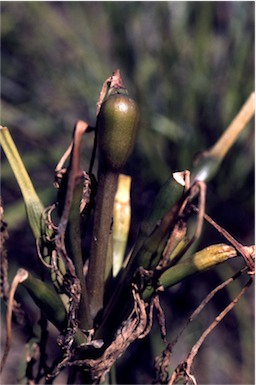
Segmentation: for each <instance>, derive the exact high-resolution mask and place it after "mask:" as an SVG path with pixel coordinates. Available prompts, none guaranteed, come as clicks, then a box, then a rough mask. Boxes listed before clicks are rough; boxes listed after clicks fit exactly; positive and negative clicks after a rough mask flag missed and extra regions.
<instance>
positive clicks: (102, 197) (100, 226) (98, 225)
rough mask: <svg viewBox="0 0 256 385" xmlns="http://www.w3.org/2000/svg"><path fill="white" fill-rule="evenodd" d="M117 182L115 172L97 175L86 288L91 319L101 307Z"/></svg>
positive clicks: (103, 172) (102, 172)
mask: <svg viewBox="0 0 256 385" xmlns="http://www.w3.org/2000/svg"><path fill="white" fill-rule="evenodd" d="M117 181H118V173H117V172H116V171H106V170H105V171H101V172H100V173H99V181H98V189H97V196H96V209H95V214H94V225H93V235H92V244H91V254H90V263H89V270H88V276H87V288H88V292H89V293H90V296H89V307H90V313H91V316H92V318H95V316H96V315H97V313H98V311H99V310H100V309H102V307H103V297H104V286H105V269H106V264H107V250H108V242H109V234H110V230H111V225H112V217H113V206H114V198H115V193H116V189H117Z"/></svg>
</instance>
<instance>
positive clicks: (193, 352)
mask: <svg viewBox="0 0 256 385" xmlns="http://www.w3.org/2000/svg"><path fill="white" fill-rule="evenodd" d="M252 282H253V279H252V278H250V279H249V280H248V282H247V283H246V285H245V286H244V287H243V289H242V290H241V291H240V293H239V294H238V295H237V296H236V297H235V298H234V299H233V301H232V302H230V303H229V305H228V306H226V307H225V309H224V310H222V312H220V313H219V315H218V316H217V317H216V318H215V320H214V321H213V322H212V323H211V325H210V326H209V327H208V328H207V329H206V330H205V331H204V333H203V334H202V335H201V337H200V338H199V339H198V341H197V342H196V343H195V345H194V346H193V347H192V349H191V351H190V353H189V355H188V358H187V360H186V363H187V369H186V372H187V374H188V375H189V374H190V370H191V366H192V363H193V360H194V358H195V356H196V355H197V352H198V350H199V348H200V347H201V345H202V343H203V342H204V340H205V339H206V337H207V336H208V335H209V334H210V332H211V331H212V330H213V329H214V328H215V327H216V326H217V325H218V324H219V323H220V321H222V319H223V318H224V317H225V316H226V315H227V314H228V313H229V312H230V310H232V309H233V308H234V306H235V305H236V304H237V302H238V301H239V300H240V299H241V297H242V296H243V295H244V294H245V292H246V291H247V290H248V289H249V287H250V286H251V284H252Z"/></svg>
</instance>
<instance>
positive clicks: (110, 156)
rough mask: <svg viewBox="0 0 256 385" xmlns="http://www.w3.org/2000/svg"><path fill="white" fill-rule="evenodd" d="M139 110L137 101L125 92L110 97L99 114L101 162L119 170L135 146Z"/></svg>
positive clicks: (105, 165)
mask: <svg viewBox="0 0 256 385" xmlns="http://www.w3.org/2000/svg"><path fill="white" fill-rule="evenodd" d="M138 116H139V111H138V107H137V104H136V103H135V101H134V100H133V99H131V98H129V96H127V95H124V94H115V95H111V96H109V97H108V99H107V100H106V101H105V102H104V103H103V104H102V106H101V109H100V112H99V115H98V121H97V125H98V130H99V131H98V135H99V136H98V140H99V151H100V162H102V163H103V165H104V167H107V168H110V169H112V170H119V169H120V168H121V167H122V166H123V165H124V164H125V163H126V161H127V159H128V157H129V155H130V154H131V152H132V150H133V146H134V140H135V135H136V130H137V123H138Z"/></svg>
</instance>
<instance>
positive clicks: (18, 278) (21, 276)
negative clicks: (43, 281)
mask: <svg viewBox="0 0 256 385" xmlns="http://www.w3.org/2000/svg"><path fill="white" fill-rule="evenodd" d="M27 277H28V272H27V271H26V270H24V269H19V270H18V271H17V273H16V275H15V277H14V278H13V281H12V284H11V287H10V292H9V298H8V303H7V312H6V340H5V348H4V354H3V357H2V360H1V364H0V373H2V370H3V368H4V365H5V363H6V359H7V357H8V353H9V350H10V346H11V342H12V332H11V323H12V312H13V307H14V295H15V292H16V289H17V286H18V284H19V283H21V282H23V281H24V280H25V279H27Z"/></svg>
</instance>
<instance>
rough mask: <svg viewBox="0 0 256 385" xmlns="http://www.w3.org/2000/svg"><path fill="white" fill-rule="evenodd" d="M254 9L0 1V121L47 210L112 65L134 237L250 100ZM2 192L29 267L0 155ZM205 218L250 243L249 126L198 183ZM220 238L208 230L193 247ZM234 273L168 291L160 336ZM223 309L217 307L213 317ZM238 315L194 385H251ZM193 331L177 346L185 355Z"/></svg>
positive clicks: (248, 330) (15, 243)
mask: <svg viewBox="0 0 256 385" xmlns="http://www.w3.org/2000/svg"><path fill="white" fill-rule="evenodd" d="M254 8H255V4H254V2H249V1H246V2H242V1H238V2H1V15H2V17H1V43H2V44H1V92H2V101H1V124H2V125H6V126H8V128H9V130H10V132H11V134H12V135H13V138H14V140H15V142H16V145H17V147H18V149H19V151H20V153H21V155H22V158H23V160H24V163H25V165H26V167H27V170H28V172H29V173H30V175H31V178H32V181H33V182H34V184H35V187H36V190H37V191H38V193H39V195H40V197H41V198H42V200H43V202H44V204H45V205H48V204H50V203H52V202H53V201H54V200H55V196H56V192H55V190H54V189H53V187H52V181H53V170H54V167H55V165H56V163H57V162H58V160H59V158H60V156H61V155H62V153H63V152H64V151H65V149H66V148H67V146H68V145H69V143H70V140H71V135H72V128H73V126H74V123H75V121H76V120H77V119H83V120H86V121H88V122H89V123H90V124H92V125H93V124H94V123H95V110H96V101H97V98H98V94H99V91H100V89H101V86H102V83H103V81H104V80H105V79H106V78H107V77H108V76H109V75H111V73H112V72H113V70H115V69H116V68H120V70H121V75H122V78H123V80H124V84H125V86H126V87H127V88H128V90H129V93H130V95H131V96H132V97H133V98H134V99H135V100H136V101H137V102H138V104H139V107H140V110H141V117H140V129H139V134H138V137H137V141H136V147H135V151H134V153H133V155H132V156H131V158H130V160H129V162H128V164H127V166H126V169H125V170H124V171H125V172H127V173H129V174H130V175H131V176H132V178H133V187H132V201H133V227H132V232H131V240H132V239H134V236H135V234H136V231H137V229H138V225H139V222H140V221H141V219H142V218H143V217H144V216H145V214H146V213H147V211H148V208H149V206H150V203H151V201H152V199H153V196H154V195H155V194H156V192H157V190H158V189H159V186H160V185H161V184H162V183H163V182H164V181H165V180H166V179H167V178H168V176H169V175H170V173H171V172H173V171H176V170H182V169H185V168H187V169H190V168H191V165H192V162H193V158H194V155H195V153H197V152H199V151H202V150H204V149H206V148H208V147H210V146H211V145H212V144H213V143H214V142H215V141H216V140H217V138H218V137H219V136H220V135H221V133H222V132H223V131H224V129H225V128H226V127H227V125H228V124H229V123H230V121H231V120H232V119H233V117H234V116H235V115H236V113H237V112H238V110H239V108H240V107H241V105H242V104H243V103H244V101H245V100H246V99H247V97H248V95H249V94H250V93H251V92H252V91H253V88H254V71H255V69H254V68H255V62H254V44H255V41H254V30H255V20H254V16H255V11H254ZM92 143H93V134H87V135H86V136H85V138H84V152H83V166H84V168H85V170H86V169H87V168H88V163H89V159H90V151H91V146H92ZM2 195H3V200H4V203H5V210H6V211H5V213H6V219H7V221H8V224H9V231H10V241H9V245H8V246H9V257H10V259H12V258H13V259H15V258H16V263H17V259H18V260H19V263H20V264H22V265H24V266H30V265H31V260H33V258H34V261H36V256H35V250H34V244H33V240H32V236H31V238H30V235H29V231H28V229H27V227H26V224H25V222H24V210H23V208H22V202H21V197H20V193H19V191H18V187H17V186H16V183H15V180H14V177H13V176H12V174H11V171H10V168H9V166H8V164H7V161H6V160H5V158H4V157H2ZM207 212H208V213H209V214H210V215H212V216H213V218H214V219H215V220H216V221H217V222H219V223H220V224H221V225H223V226H224V227H225V228H226V229H227V230H228V231H230V232H231V233H232V235H234V236H235V237H236V238H237V239H238V240H239V241H241V242H244V243H248V244H250V243H253V241H254V131H253V122H251V123H250V125H249V126H248V128H247V129H246V131H245V132H244V133H243V134H242V135H241V137H240V138H239V140H238V142H237V143H236V145H235V146H234V147H233V148H232V150H231V151H230V153H229V154H228V156H227V158H226V160H225V161H224V163H223V165H222V168H221V171H220V172H219V174H218V176H217V177H216V178H215V180H214V181H213V182H212V183H211V184H210V185H209V188H208V193H207ZM219 240H220V238H219V236H218V234H216V232H215V231H214V230H212V229H209V227H207V232H205V233H204V237H203V238H202V241H201V245H202V246H203V245H206V244H207V245H208V244H210V243H213V242H215V241H219ZM221 241H223V239H221ZM17 253H19V254H18V255H17ZM236 268H237V265H236V264H235V265H234V266H233V265H231V266H228V267H227V268H226V269H224V268H223V267H221V269H217V270H216V272H211V273H209V274H205V275H204V276H203V277H202V279H201V280H200V281H199V280H198V279H197V280H196V287H195V281H191V282H190V281H188V282H187V283H184V284H182V285H181V286H179V287H178V288H176V289H175V290H176V292H175V290H174V298H175V300H174V303H172V305H171V310H170V314H168V316H169V319H168V324H167V325H168V326H169V327H168V329H171V331H172V330H175V326H179V325H180V324H181V322H182V319H184V317H185V316H187V315H188V314H189V311H190V310H191V309H193V308H194V306H195V303H198V302H199V300H200V299H202V298H203V295H204V294H206V293H207V290H208V291H209V288H212V287H213V285H214V283H216V282H219V279H221V278H222V279H223V277H227V276H229V275H230V274H232V273H233V272H234V271H236V270H235V269H236ZM228 295H231V296H232V295H233V291H232V292H230V293H228ZM247 299H248V301H249V302H250V301H251V303H252V302H253V298H252V297H248V298H247ZM166 301H167V303H168V296H167V294H166ZM175 301H176V302H175ZM222 305H223V298H219V299H218V300H216V302H215V303H214V306H213V310H212V311H215V312H216V310H217V309H218V310H220V309H219V307H220V306H222ZM239 306H240V308H239ZM239 306H238V308H237V309H238V310H237V311H236V312H235V313H233V315H230V316H228V317H227V320H226V321H224V322H223V324H222V326H221V327H220V328H219V329H218V331H215V332H214V333H215V334H214V337H212V338H211V337H209V339H208V340H207V341H208V345H206V347H205V348H204V349H203V351H202V353H200V355H199V359H198V362H199V364H198V365H199V366H198V367H197V368H195V369H196V370H197V372H196V374H197V376H198V377H197V378H198V381H199V383H210V382H211V383H216V384H217V383H219V384H220V383H222V384H223V383H234V384H235V383H240V384H242V383H252V381H253V370H254V359H253V357H254V351H253V348H254V347H253V343H252V341H253V330H252V329H253V311H252V310H247V308H248V305H247V304H246V302H244V303H243V304H241V305H239ZM239 309H240V310H239ZM241 309H243V314H242V315H241ZM167 313H168V312H167ZM212 316H213V314H212ZM207 317H209V313H208V315H207ZM207 317H206V319H205V320H204V321H202V323H203V324H204V325H205V326H206V324H205V322H206V323H207V320H208V321H209V319H208V318H207ZM197 327H198V328H199V326H198V325H196V326H195V328H197ZM196 330H197V329H196ZM231 332H232V333H235V338H234V337H233V334H232V333H231ZM194 334H196V331H195V330H193V331H192V332H191V334H190V335H188V336H187V340H186V342H185V343H184V347H185V348H188V346H191V343H192V341H194ZM171 336H172V337H173V333H172V334H171ZM154 339H155V337H153V339H152V340H151V342H150V340H149V339H146V340H145V341H142V342H140V344H139V346H137V348H138V349H137V350H136V351H135V350H134V349H135V348H133V347H132V348H131V352H132V353H127V355H126V357H125V360H123V362H125V364H124V363H123V365H122V366H121V368H122V371H121V372H120V373H119V376H120V382H121V383H122V382H124V383H128V382H130V383H132V382H137V383H138V382H141V383H143V382H144V383H145V382H147V381H150V380H149V378H150V376H151V374H148V373H149V370H150V367H151V365H152V357H153V355H154V354H156V353H159V351H160V349H161V348H162V347H159V346H158V344H159V343H156V342H154ZM152 341H153V342H152ZM235 341H237V343H236V345H235ZM211 344H212V349H210V348H211ZM216 345H217V346H216ZM145 346H146V347H147V349H145ZM149 347H150V349H149ZM141 349H142V350H143V349H144V350H143V352H144V353H143V354H144V356H143V357H144V358H143V359H142V358H141V355H140V354H141V353H140V351H141ZM218 350H221V354H219V355H217V353H216V352H217V351H218ZM145 352H147V353H145ZM185 352H186V349H185ZM183 353H184V352H183ZM179 354H181V353H179ZM138 356H140V359H138ZM136 359H137V366H136V365H135V362H136ZM129 365H130V366H129ZM131 367H132V368H133V372H132V373H131V370H130V369H129V368H131ZM141 367H142V368H144V369H141ZM125 368H128V369H127V370H126V369H125Z"/></svg>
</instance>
